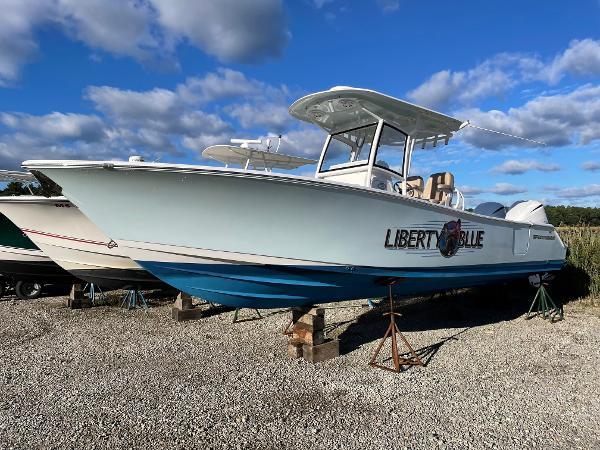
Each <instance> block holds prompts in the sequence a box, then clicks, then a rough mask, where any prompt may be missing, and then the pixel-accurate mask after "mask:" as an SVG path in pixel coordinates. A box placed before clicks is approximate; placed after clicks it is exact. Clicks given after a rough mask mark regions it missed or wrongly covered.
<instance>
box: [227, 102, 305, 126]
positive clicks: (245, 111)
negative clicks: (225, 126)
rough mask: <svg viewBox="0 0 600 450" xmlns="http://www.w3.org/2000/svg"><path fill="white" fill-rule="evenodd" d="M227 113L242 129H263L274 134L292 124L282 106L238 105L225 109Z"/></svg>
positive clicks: (266, 104)
mask: <svg viewBox="0 0 600 450" xmlns="http://www.w3.org/2000/svg"><path fill="white" fill-rule="evenodd" d="M227 113H228V114H229V115H230V116H231V117H233V118H235V119H236V120H237V121H238V122H239V123H240V125H242V127H244V128H256V127H264V128H267V129H269V130H271V131H273V132H274V133H282V132H284V131H285V130H286V129H287V128H289V126H290V125H291V124H292V123H294V119H293V118H292V117H291V116H290V114H289V112H288V108H287V106H286V105H284V104H277V103H260V102H256V103H240V104H235V105H231V106H230V107H229V108H227Z"/></svg>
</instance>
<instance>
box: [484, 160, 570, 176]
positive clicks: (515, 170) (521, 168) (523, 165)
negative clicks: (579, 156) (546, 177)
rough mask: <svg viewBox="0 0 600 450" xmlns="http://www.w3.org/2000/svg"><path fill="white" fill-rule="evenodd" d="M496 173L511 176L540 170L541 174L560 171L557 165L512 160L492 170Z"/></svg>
mask: <svg viewBox="0 0 600 450" xmlns="http://www.w3.org/2000/svg"><path fill="white" fill-rule="evenodd" d="M492 170H493V171H494V172H499V173H507V174H509V175H520V174H523V173H525V172H529V171H530V170H539V171H541V172H556V171H557V170H560V167H559V166H558V165H557V164H544V163H542V162H540V161H531V160H529V161H518V160H515V159H511V160H508V161H505V162H503V163H502V164H500V165H499V166H496V167H494V168H493V169H492Z"/></svg>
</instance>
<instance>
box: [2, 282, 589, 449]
mask: <svg viewBox="0 0 600 450" xmlns="http://www.w3.org/2000/svg"><path fill="white" fill-rule="evenodd" d="M521 300H522V299H521ZM363 303H364V302H360V301H356V302H347V303H343V304H337V305H334V304H332V305H326V307H327V310H326V321H327V331H328V335H329V336H337V337H339V338H340V340H341V351H342V353H343V354H342V356H340V357H339V358H335V359H333V360H330V361H327V362H325V363H320V364H316V365H311V364H309V363H306V362H304V361H303V360H290V359H288V357H287V356H286V338H285V337H284V336H282V334H281V329H282V327H283V325H284V324H285V322H286V320H287V317H288V313H286V312H285V311H263V313H264V314H267V316H266V317H265V318H264V319H262V320H256V321H245V322H241V323H236V324H232V323H231V320H232V317H233V312H232V311H231V310H229V311H228V310H223V309H218V308H217V309H215V310H212V311H209V312H208V314H207V317H204V318H202V319H200V320H197V321H192V322H184V323H175V322H174V321H172V320H171V318H170V309H169V305H168V304H167V303H164V302H163V303H161V302H160V301H157V300H155V301H153V304H152V307H151V308H150V309H149V310H148V311H147V312H144V311H142V310H132V311H124V310H120V309H119V308H117V307H115V306H99V307H95V308H91V309H86V310H79V311H71V310H69V309H67V308H66V307H64V306H63V305H64V298H62V297H53V298H45V299H41V300H36V301H21V300H13V299H8V300H3V301H0V447H1V448H40V447H44V448H47V447H59V448H83V447H86V448H87V447H89V448H132V447H147V448H163V447H171V448H190V447H192V446H193V447H205V448H277V449H280V448H302V449H310V448H328V449H336V448H344V449H346V448H357V449H366V448H384V447H385V448H438V447H439V448H502V449H505V448H533V447H536V448H544V449H550V448H582V449H592V448H600V397H599V392H600V376H599V375H600V369H599V363H600V357H599V355H600V333H599V331H600V315H598V314H597V312H596V311H595V310H592V309H583V308H580V307H577V306H573V305H567V306H566V308H565V310H566V315H567V320H565V321H562V322H558V323H556V324H549V323H548V322H546V321H544V320H542V319H540V318H536V319H534V320H531V321H525V320H524V317H523V313H524V312H525V311H526V308H527V306H528V305H527V304H525V303H524V302H523V301H515V300H514V299H508V300H506V299H504V300H503V301H500V300H498V299H493V298H491V299H490V298H489V296H488V295H483V294H482V293H466V294H465V293H463V294H460V295H456V296H450V297H448V298H434V299H430V300H423V301H420V302H414V303H412V304H409V305H407V306H404V307H402V308H401V312H402V313H403V315H402V317H401V319H400V321H399V326H400V328H401V329H402V330H403V331H405V332H406V333H405V334H406V336H407V337H408V338H409V340H410V341H411V342H412V344H413V345H414V347H415V348H417V349H420V350H419V351H420V354H421V355H422V356H423V357H424V359H425V360H426V361H427V366H426V367H414V368H411V369H409V370H406V371H405V372H403V373H401V374H394V373H390V372H387V371H382V370H377V369H373V368H371V367H369V366H368V365H367V361H368V359H369V356H370V353H371V351H372V350H373V348H374V347H375V345H376V343H377V340H378V338H380V337H381V335H382V334H383V332H384V331H385V327H386V323H385V322H384V321H383V319H382V317H381V312H382V311H381V310H379V311H378V310H368V309H366V308H364V307H363V306H362V305H363ZM241 314H242V315H243V316H244V317H250V316H251V315H252V311H251V310H243V311H242V313H241Z"/></svg>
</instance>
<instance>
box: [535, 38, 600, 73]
mask: <svg viewBox="0 0 600 450" xmlns="http://www.w3.org/2000/svg"><path fill="white" fill-rule="evenodd" d="M566 74H572V75H580V76H586V75H599V74H600V41H595V40H593V39H583V40H581V41H578V40H574V41H571V43H570V45H569V48H567V49H566V50H565V51H564V52H563V53H562V54H560V55H557V56H556V57H555V58H554V61H552V63H551V64H550V65H549V66H548V67H545V68H544V69H543V70H542V71H541V73H540V78H545V79H547V80H548V81H549V82H550V83H552V84H556V83H558V82H559V81H560V79H561V78H562V77H564V76H565V75H566Z"/></svg>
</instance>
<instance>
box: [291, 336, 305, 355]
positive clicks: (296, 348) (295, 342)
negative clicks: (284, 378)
mask: <svg viewBox="0 0 600 450" xmlns="http://www.w3.org/2000/svg"><path fill="white" fill-rule="evenodd" d="M303 345H304V342H302V341H301V340H299V339H290V341H289V342H288V348H287V352H288V356H289V357H290V358H294V359H297V358H302V346H303Z"/></svg>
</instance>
